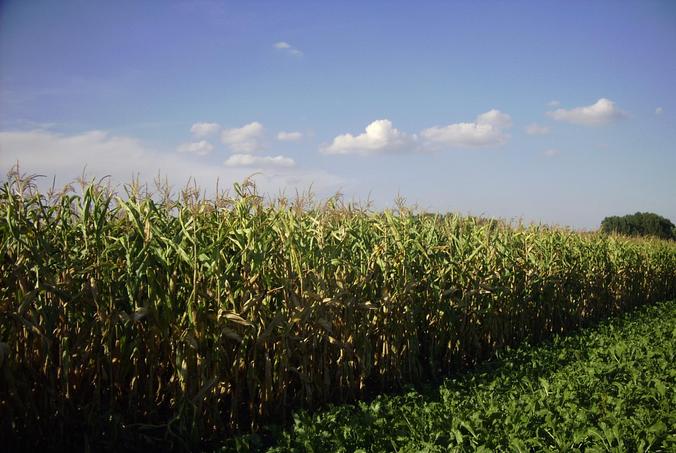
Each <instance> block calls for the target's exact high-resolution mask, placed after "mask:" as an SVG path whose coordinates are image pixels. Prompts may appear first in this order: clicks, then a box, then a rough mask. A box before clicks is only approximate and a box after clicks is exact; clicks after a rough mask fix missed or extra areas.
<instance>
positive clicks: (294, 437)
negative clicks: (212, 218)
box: [223, 301, 676, 452]
mask: <svg viewBox="0 0 676 453" xmlns="http://www.w3.org/2000/svg"><path fill="white" fill-rule="evenodd" d="M675 350H676V302H675V301H672V302H665V303H660V304H656V305H654V306H650V307H644V308H642V309H640V310H638V311H635V312H632V313H629V314H627V315H624V316H622V317H619V318H616V319H613V320H610V321H607V322H604V323H602V324H600V325H599V326H598V327H594V328H588V329H584V330H582V331H580V332H578V333H576V334H574V335H572V336H557V337H554V339H553V340H552V341H551V342H548V343H546V344H541V345H539V346H529V345H525V346H523V347H520V348H518V349H512V350H505V351H503V352H502V353H500V354H498V355H496V357H495V358H494V359H493V360H490V361H489V362H487V363H486V364H484V365H482V366H480V367H479V368H477V369H475V370H474V371H472V372H470V373H467V374H463V375H458V376H457V377H455V378H453V379H449V380H447V381H445V383H444V384H443V385H441V386H440V387H436V388H434V389H432V388H430V389H429V390H428V391H423V392H416V391H411V392H409V393H406V394H402V395H396V396H381V397H378V398H376V399H375V400H374V401H372V402H370V403H360V404H359V405H356V406H355V405H343V406H337V407H334V408H331V409H328V410H326V411H323V412H320V413H316V414H314V415H310V414H307V413H302V414H299V415H296V416H295V417H294V420H295V424H294V426H293V428H292V429H291V430H288V431H284V432H277V433H276V434H272V435H270V437H268V438H265V437H264V436H246V437H240V438H238V439H236V440H231V441H230V442H229V443H228V444H227V446H226V447H225V448H223V451H231V450H241V451H245V450H249V449H256V448H258V449H265V448H270V451H276V452H282V451H309V452H313V451H314V452H323V451H335V452H341V451H345V452H347V451H368V452H379V451H399V452H402V451H429V452H441V451H632V452H641V451H675V450H676V430H675V427H676V392H675V391H674V384H675V383H676V367H675V366H674V363H676V360H675V358H674V351H675ZM271 442H272V443H274V444H275V446H274V447H269V446H264V445H263V444H264V443H268V444H270V443H271Z"/></svg>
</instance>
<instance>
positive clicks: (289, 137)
mask: <svg viewBox="0 0 676 453" xmlns="http://www.w3.org/2000/svg"><path fill="white" fill-rule="evenodd" d="M301 138H303V134H302V133H300V132H285V131H281V132H280V133H278V134H277V140H279V141H281V142H297V141H298V140H300V139H301Z"/></svg>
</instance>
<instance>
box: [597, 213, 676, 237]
mask: <svg viewBox="0 0 676 453" xmlns="http://www.w3.org/2000/svg"><path fill="white" fill-rule="evenodd" d="M601 231H604V232H606V233H617V234H624V235H627V236H654V237H658V238H661V239H671V240H676V226H675V225H674V224H673V223H672V222H671V220H669V219H667V218H665V217H662V216H659V215H657V214H653V213H652V212H637V213H636V214H629V215H625V216H619V217H618V216H612V217H606V218H605V219H603V221H602V222H601Z"/></svg>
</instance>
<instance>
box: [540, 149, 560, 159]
mask: <svg viewBox="0 0 676 453" xmlns="http://www.w3.org/2000/svg"><path fill="white" fill-rule="evenodd" d="M542 154H544V155H545V157H549V158H551V157H556V156H558V155H559V154H561V151H559V150H558V149H556V148H549V149H546V150H544V152H543V153H542Z"/></svg>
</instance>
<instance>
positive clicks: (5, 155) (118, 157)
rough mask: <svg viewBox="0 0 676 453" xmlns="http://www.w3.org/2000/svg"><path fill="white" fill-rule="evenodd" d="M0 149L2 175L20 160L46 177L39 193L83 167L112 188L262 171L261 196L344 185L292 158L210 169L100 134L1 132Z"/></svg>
mask: <svg viewBox="0 0 676 453" xmlns="http://www.w3.org/2000/svg"><path fill="white" fill-rule="evenodd" d="M198 143H199V142H198ZM203 147H204V145H199V146H198V147H197V148H198V149H200V148H203ZM0 150H2V152H0V171H2V172H3V173H6V172H7V171H8V170H9V169H10V168H11V167H12V166H13V165H15V164H16V162H17V161H19V162H20V164H21V168H22V169H23V170H24V171H29V172H31V173H37V174H44V175H48V177H47V178H39V179H38V180H37V181H36V182H37V184H38V185H39V186H40V187H41V188H43V189H47V188H49V187H51V184H52V177H55V178H56V184H57V185H60V184H66V183H70V182H72V181H73V180H74V179H76V178H78V177H79V176H81V175H82V171H83V169H85V170H86V177H87V178H97V179H98V178H102V177H104V176H110V177H111V181H112V182H113V184H114V185H118V184H122V183H127V182H130V181H131V179H132V178H135V177H137V176H138V177H139V180H140V181H141V182H142V183H148V184H149V185H150V187H152V183H153V181H154V180H155V178H156V177H157V176H158V172H159V174H160V175H161V176H162V177H164V176H167V178H168V180H169V183H170V184H172V185H174V186H175V187H180V186H182V185H184V184H185V183H187V182H188V181H189V180H192V181H195V182H196V184H198V185H199V186H201V187H203V188H205V189H206V190H211V189H214V188H215V186H214V184H215V182H216V181H217V180H220V181H221V183H223V184H226V185H227V184H231V183H234V182H238V181H242V180H244V179H245V178H247V177H249V176H251V173H252V168H254V169H256V170H261V171H262V174H260V175H258V176H256V178H255V179H256V184H257V185H258V187H259V188H260V189H261V191H262V192H264V193H265V192H267V193H273V192H278V191H280V190H290V189H294V188H300V189H302V188H308V187H310V186H311V187H312V188H313V190H316V191H318V193H323V194H325V195H330V194H332V193H334V192H335V191H336V190H338V188H340V187H343V186H344V185H345V182H346V181H345V179H343V178H342V177H340V176H337V175H335V174H333V173H330V172H328V171H325V170H321V169H308V168H297V167H296V164H295V162H294V160H293V159H291V158H288V157H284V156H270V157H267V156H262V157H259V156H252V155H250V154H235V155H232V156H230V158H229V159H228V160H226V161H225V162H224V163H223V165H214V164H213V163H211V162H208V161H206V160H205V159H202V158H196V157H195V156H194V153H193V152H191V151H190V150H187V151H186V152H182V153H168V152H166V151H163V150H160V149H155V148H152V147H149V146H148V145H146V144H145V143H144V142H142V141H141V140H138V139H137V138H134V137H130V136H125V135H115V134H111V133H110V132H107V131H101V130H91V131H85V132H81V133H74V134H66V133H57V132H53V131H47V130H38V129H36V130H30V131H0ZM193 151H194V150H193ZM273 170H274V172H273ZM57 187H58V186H57Z"/></svg>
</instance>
